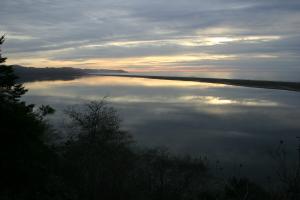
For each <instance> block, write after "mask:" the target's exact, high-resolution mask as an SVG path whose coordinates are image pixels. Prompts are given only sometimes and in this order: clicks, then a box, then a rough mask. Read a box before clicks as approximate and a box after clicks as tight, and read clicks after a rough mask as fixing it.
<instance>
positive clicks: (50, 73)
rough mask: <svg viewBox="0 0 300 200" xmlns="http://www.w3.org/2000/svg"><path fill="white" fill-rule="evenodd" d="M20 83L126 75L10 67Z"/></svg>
mask: <svg viewBox="0 0 300 200" xmlns="http://www.w3.org/2000/svg"><path fill="white" fill-rule="evenodd" d="M12 66H13V68H14V70H15V73H16V75H17V76H18V77H19V81H20V82H27V81H38V80H71V79H74V78H77V77H80V76H88V75H93V74H112V73H113V74H114V73H118V74H119V73H127V72H126V71H124V70H109V69H80V68H73V67H59V68H54V67H46V68H36V67H24V66H21V65H12Z"/></svg>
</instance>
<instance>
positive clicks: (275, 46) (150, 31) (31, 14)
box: [0, 0, 300, 71]
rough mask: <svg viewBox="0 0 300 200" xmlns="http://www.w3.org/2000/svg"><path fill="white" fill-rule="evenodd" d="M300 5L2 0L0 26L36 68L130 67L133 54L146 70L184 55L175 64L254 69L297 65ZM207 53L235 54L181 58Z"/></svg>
mask: <svg viewBox="0 0 300 200" xmlns="http://www.w3.org/2000/svg"><path fill="white" fill-rule="evenodd" d="M299 11H300V2H297V1H294V0H286V1H284V2H283V1H280V0H264V1H258V0H251V1H243V0H212V1H204V0H190V1H180V0H173V1H167V0H159V1H158V0H153V1H146V0H130V1H128V0H114V1H111V0H103V1H92V0H81V1H79V0H73V1H70V0H60V1H58V0H53V1H49V0H19V1H10V0H3V1H1V7H0V24H1V25H0V31H1V33H6V34H7V37H6V38H7V41H6V43H5V46H4V49H3V52H4V53H5V54H6V55H7V56H8V57H9V60H8V62H9V63H17V64H28V65H32V66H46V65H51V66H53V65H58V66H60V65H61V66H66V65H74V66H76V67H89V66H90V65H88V64H87V63H97V62H95V60H97V61H99V62H98V63H99V64H100V63H103V62H106V61H107V60H109V61H110V62H112V63H111V64H107V65H106V66H107V67H109V66H110V65H111V66H114V67H116V66H117V65H120V67H122V68H124V69H130V67H132V63H128V62H127V60H129V59H131V60H132V62H135V61H134V59H137V62H139V60H143V62H145V63H143V64H142V63H140V66H141V68H142V69H144V70H145V71H147V67H149V68H153V67H154V66H152V67H150V66H151V64H155V65H157V66H162V67H163V66H164V65H165V63H164V62H162V63H160V61H161V57H172V58H174V57H175V56H178V59H173V61H172V62H168V65H172V66H173V67H174V68H175V67H178V65H181V67H182V66H183V64H184V66H186V67H191V66H194V67H196V65H197V64H198V65H199V67H200V68H201V65H206V66H207V65H221V66H224V65H225V64H224V63H226V65H227V64H230V63H233V64H234V63H238V64H239V65H241V67H243V66H244V67H249V66H250V64H249V62H248V60H249V57H250V58H253V57H254V58H258V59H257V60H255V62H254V63H255V64H252V66H253V65H255V66H256V68H257V66H259V65H264V66H273V65H276V64H277V63H278V60H279V59H280V60H283V61H287V62H288V63H287V65H290V66H293V67H295V66H297V65H299V57H298V56H297V55H299V53H300V52H299V50H300V49H299V46H300V45H299V41H300V39H299V38H300V12H299ZM203 54H209V55H211V56H215V57H220V56H223V57H224V55H228V58H229V59H222V61H225V62H217V61H215V60H214V59H210V61H203V59H201V58H200V59H199V60H200V61H195V60H193V61H191V60H188V61H186V60H182V59H179V58H182V57H183V56H186V55H203ZM247 54H248V55H250V56H249V57H248V58H247ZM254 55H255V56H254ZM232 56H234V57H235V59H234V60H232V59H231V57H232ZM148 58H152V60H149V59H148ZM24 59H26V62H25V61H24ZM30 60H32V61H30ZM38 60H44V61H47V62H44V64H43V62H37V61H38ZM71 61H72V62H71ZM122 61H126V62H122ZM259 61H261V62H259ZM146 62H147V63H146ZM282 64H284V63H282ZM92 66H93V67H95V64H94V65H92ZM255 66H254V67H255ZM99 67H101V66H100V65H99ZM162 70H165V69H162ZM299 71H300V69H299Z"/></svg>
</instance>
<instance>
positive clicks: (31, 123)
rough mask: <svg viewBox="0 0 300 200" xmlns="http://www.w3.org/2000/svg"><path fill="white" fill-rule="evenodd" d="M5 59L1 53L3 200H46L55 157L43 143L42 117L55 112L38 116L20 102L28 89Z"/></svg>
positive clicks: (0, 183)
mask: <svg viewBox="0 0 300 200" xmlns="http://www.w3.org/2000/svg"><path fill="white" fill-rule="evenodd" d="M3 42H4V36H2V37H1V38H0V45H2V44H3ZM5 60H6V58H5V57H2V55H1V53H0V62H1V65H0V137H1V139H0V177H1V178H0V199H44V198H45V197H46V196H47V192H48V191H47V190H49V188H51V187H48V186H47V185H48V184H49V181H48V180H49V175H50V174H51V173H50V171H51V164H53V162H52V159H53V158H54V154H53V152H52V151H51V150H50V148H49V147H48V146H47V145H46V143H45V142H44V140H43V137H44V134H46V133H47V130H48V126H47V124H46V123H45V121H44V120H43V116H44V114H46V113H45V112H48V111H51V112H52V111H53V110H51V109H49V108H48V107H44V108H43V109H42V110H41V112H40V113H39V114H38V113H35V112H33V105H26V103H25V102H23V101H21V97H22V95H23V94H25V93H26V91H27V90H26V89H25V88H24V87H23V85H22V84H18V83H16V80H17V76H16V75H15V74H14V70H13V68H12V67H11V66H7V65H4V62H5Z"/></svg>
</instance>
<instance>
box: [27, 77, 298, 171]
mask: <svg viewBox="0 0 300 200" xmlns="http://www.w3.org/2000/svg"><path fill="white" fill-rule="evenodd" d="M25 85H26V87H27V88H28V89H29V92H28V93H27V95H26V96H25V100H26V101H28V102H31V103H35V104H38V105H39V104H49V105H51V106H53V107H54V108H55V109H56V110H57V113H56V116H54V117H52V118H51V120H52V121H53V123H55V124H56V126H58V127H63V126H64V120H61V118H60V119H59V120H58V118H57V116H61V113H62V112H61V111H62V110H63V109H64V108H66V107H67V106H68V105H73V104H80V103H83V102H86V101H90V100H100V99H101V98H103V97H104V96H109V98H108V101H109V102H110V103H111V105H113V106H114V107H115V108H117V110H118V111H119V114H120V116H121V118H122V119H123V122H122V127H123V129H126V130H128V131H129V132H130V133H132V134H133V136H134V138H135V140H136V141H137V144H139V145H140V146H165V147H168V148H169V149H170V151H172V152H176V153H180V154H192V155H195V156H198V155H202V156H203V155H206V156H208V158H209V159H210V161H211V162H212V163H213V162H215V161H217V160H220V161H221V163H223V164H222V165H223V166H225V167H226V166H231V167H230V168H231V169H234V167H235V166H238V165H239V164H240V163H242V164H243V165H244V166H245V167H244V168H243V170H244V171H246V172H249V170H252V171H253V170H255V169H256V168H261V166H266V165H268V164H269V163H271V158H270V154H269V151H270V150H272V149H275V148H276V147H277V146H278V144H279V141H280V140H284V141H285V144H286V147H287V149H288V152H289V155H291V156H296V153H297V152H296V149H297V141H296V136H300V101H299V100H300V93H297V92H289V91H279V90H267V89H253V88H245V87H233V86H225V85H221V84H207V83H196V82H180V81H168V80H151V79H142V78H119V77H86V78H80V79H76V80H71V81H41V82H32V83H27V84H25ZM260 171H262V170H260Z"/></svg>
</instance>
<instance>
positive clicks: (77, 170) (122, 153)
mask: <svg viewBox="0 0 300 200" xmlns="http://www.w3.org/2000/svg"><path fill="white" fill-rule="evenodd" d="M66 113H67V115H68V116H69V117H70V119H71V121H72V124H73V128H75V129H72V133H71V135H72V136H73V137H72V139H71V140H69V141H68V143H67V146H66V152H65V161H66V171H67V172H66V175H67V176H68V175H69V176H68V177H67V179H68V180H69V181H70V182H69V183H70V184H71V185H73V188H74V190H76V191H77V192H79V197H80V199H88V200H94V199H100V198H103V199H126V197H125V196H126V193H127V189H126V187H127V185H126V184H127V183H126V181H127V180H128V178H127V176H128V175H129V171H130V169H131V163H132V161H130V159H131V157H132V152H131V151H130V149H129V146H128V145H129V144H130V142H131V138H130V136H129V135H128V134H127V133H126V132H124V131H121V130H120V119H119V117H118V115H117V113H116V110H115V109H113V108H112V107H109V106H108V105H107V104H106V103H105V102H104V101H100V102H96V101H94V102H91V103H89V104H86V105H85V107H84V108H83V109H82V110H80V109H79V108H77V109H74V108H72V109H68V110H67V111H66ZM68 172H71V173H69V174H68ZM74 174H75V176H74Z"/></svg>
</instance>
